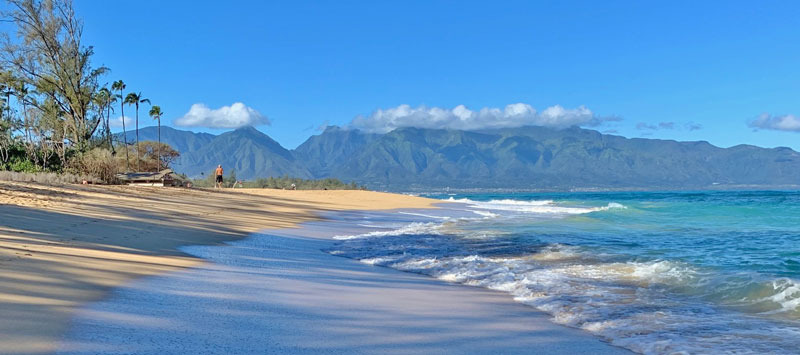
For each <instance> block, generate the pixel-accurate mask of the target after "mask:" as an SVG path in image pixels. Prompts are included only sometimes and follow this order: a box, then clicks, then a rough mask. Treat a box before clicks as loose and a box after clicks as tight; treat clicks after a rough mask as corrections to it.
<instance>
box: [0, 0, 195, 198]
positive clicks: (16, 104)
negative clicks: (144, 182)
mask: <svg viewBox="0 0 800 355" xmlns="http://www.w3.org/2000/svg"><path fill="white" fill-rule="evenodd" d="M0 17H2V19H3V20H4V21H5V22H6V23H8V24H10V25H11V26H10V28H11V30H8V31H6V32H3V33H0V171H11V172H16V173H26V174H48V173H56V174H72V175H74V176H83V175H86V174H89V175H93V176H95V177H96V179H95V180H98V181H103V182H106V183H112V182H114V175H115V174H116V173H120V172H130V171H131V166H135V167H136V169H137V170H139V171H157V170H160V169H163V168H165V167H168V166H169V165H170V164H172V163H173V162H174V161H175V159H176V158H177V157H178V156H179V155H180V154H179V153H178V152H177V151H176V150H175V149H173V148H172V147H170V146H168V145H165V144H162V143H161V142H160V139H159V142H150V141H147V142H143V141H140V140H139V132H138V128H139V106H140V104H143V103H150V100H148V99H146V98H144V97H142V94H141V93H140V92H137V93H133V92H129V93H127V95H126V92H125V90H126V85H125V83H124V82H123V81H122V80H116V81H114V82H113V83H112V84H111V86H110V87H109V86H108V85H107V84H103V83H102V82H103V78H104V77H105V76H106V75H108V74H109V72H110V69H109V68H108V67H106V66H102V65H95V64H93V62H92V58H93V56H94V48H93V47H92V46H91V45H88V44H86V43H84V42H83V38H82V36H83V22H82V21H81V19H80V18H79V17H78V16H77V15H76V13H75V11H74V8H73V3H72V1H71V0H9V1H7V6H6V7H4V10H3V11H2V12H0ZM117 101H119V103H120V113H121V115H122V118H121V121H122V122H121V123H122V129H123V134H122V135H114V134H112V133H111V126H112V124H113V122H112V119H111V115H112V113H114V105H115V103H116V102H117ZM125 105H131V106H134V109H135V111H136V116H135V117H136V142H135V143H134V144H129V143H128V139H127V132H126V131H127V128H126V120H125V113H124V106H125ZM162 115H163V112H162V111H161V108H160V107H158V106H155V107H153V108H152V109H151V110H150V116H152V117H153V119H155V120H157V121H158V123H159V131H160V126H161V125H160V121H161V117H162ZM118 138H122V142H119V141H117V140H118ZM120 150H124V151H125V154H124V156H120V155H121V154H117V152H118V151H120ZM131 150H133V152H130V151H131ZM131 153H135V156H133V157H132V156H131V155H132V154H131ZM143 169H145V170H143ZM13 176H17V175H13ZM45 180H52V179H49V178H48V179H45ZM66 180H72V179H66Z"/></svg>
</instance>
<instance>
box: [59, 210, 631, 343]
mask: <svg viewBox="0 0 800 355" xmlns="http://www.w3.org/2000/svg"><path fill="white" fill-rule="evenodd" d="M395 212H397V213H391V214H390V213H378V212H374V211H373V212H358V211H346V212H338V213H337V212H329V213H327V215H328V216H330V217H332V218H325V217H328V216H323V218H322V219H320V220H315V221H309V222H304V223H303V224H301V225H300V226H299V228H289V229H272V230H264V231H261V232H259V233H255V234H253V235H251V236H250V237H248V238H246V239H242V240H237V241H233V242H230V243H226V245H222V246H193V247H184V248H183V249H184V250H186V251H187V252H188V253H189V254H192V255H195V256H198V257H202V258H204V259H207V260H208V261H209V262H208V263H205V264H203V265H200V266H199V267H196V268H191V269H185V270H181V271H176V272H172V273H168V274H163V275H160V276H153V277H149V278H144V279H141V280H138V281H135V282H133V283H132V284H130V285H128V286H125V287H121V288H119V289H117V291H116V292H114V294H113V295H112V297H111V298H109V299H107V300H105V301H102V302H98V303H95V304H92V305H90V306H89V307H87V308H85V309H83V310H82V311H81V312H80V313H79V314H78V315H77V316H76V319H75V322H74V326H73V329H72V330H71V331H70V333H69V334H68V338H67V339H66V340H65V341H64V342H63V343H62V344H61V347H60V352H59V353H62V354H87V353H92V352H97V351H103V350H108V349H118V350H119V349H122V350H119V351H120V352H127V353H131V352H133V353H140V354H157V353H159V352H160V351H163V350H167V351H169V350H173V351H178V350H180V351H184V352H186V351H188V352H212V353H261V352H263V351H267V352H269V351H275V352H279V353H284V352H285V353H301V354H302V353H403V354H408V353H419V354H427V353H436V352H442V351H445V350H446V351H447V352H450V353H530V352H531V351H532V350H533V351H535V352H543V353H575V352H578V351H582V352H589V353H615V354H616V353H619V354H623V353H629V352H628V351H627V350H625V349H622V348H617V347H614V346H612V345H609V344H607V343H604V342H602V341H601V340H600V339H599V338H597V337H595V336H593V335H591V334H589V333H587V332H585V331H582V330H579V329H575V328H569V327H565V326H562V325H557V324H555V323H552V322H551V321H550V319H549V316H548V315H547V314H545V313H543V312H540V311H538V310H535V309H534V308H532V307H529V306H525V305H523V304H520V303H518V302H515V301H513V300H512V299H511V298H510V297H509V296H508V295H507V294H505V293H502V292H499V291H492V290H487V289H484V288H479V287H471V286H464V285H458V284H453V283H448V282H444V281H440V280H437V279H434V278H431V277H428V276H424V275H419V274H414V273H408V272H402V271H398V270H394V269H390V268H385V267H379V266H372V265H367V264H364V263H361V262H358V261H357V260H353V259H349V258H343V257H339V256H336V255H332V254H330V253H327V252H324V251H323V250H325V249H328V248H330V246H332V245H333V244H334V243H336V241H335V240H333V239H332V237H333V236H334V235H341V234H353V233H356V234H358V233H362V232H369V231H375V228H377V226H376V225H380V224H381V223H394V222H393V221H399V220H401V218H403V217H399V216H401V213H404V214H402V215H404V216H405V218H406V219H408V220H413V219H414V218H418V215H416V214H415V213H416V212H420V211H419V210H418V209H413V210H408V209H404V210H397V211H395ZM403 222H407V221H403ZM187 325H190V326H189V327H186V326H187ZM186 328H188V329H186ZM153 344H158V345H155V346H154V345H153ZM164 344H167V345H166V347H165V345H164Z"/></svg>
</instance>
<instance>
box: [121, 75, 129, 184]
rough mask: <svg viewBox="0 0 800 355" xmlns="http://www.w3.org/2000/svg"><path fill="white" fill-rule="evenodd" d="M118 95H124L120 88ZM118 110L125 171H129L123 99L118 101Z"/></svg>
mask: <svg viewBox="0 0 800 355" xmlns="http://www.w3.org/2000/svg"><path fill="white" fill-rule="evenodd" d="M119 96H120V97H125V96H123V94H122V90H120V91H119ZM119 111H120V112H121V113H122V142H123V143H124V144H125V172H126V173H127V172H130V171H131V167H130V165H129V164H128V162H129V161H130V160H131V159H130V157H129V156H128V131H126V130H125V103H124V102H123V100H120V101H119Z"/></svg>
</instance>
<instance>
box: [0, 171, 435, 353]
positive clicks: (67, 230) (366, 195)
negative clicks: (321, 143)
mask: <svg viewBox="0 0 800 355" xmlns="http://www.w3.org/2000/svg"><path fill="white" fill-rule="evenodd" d="M431 202H433V201H432V200H427V199H422V198H416V197H410V196H403V195H394V194H384V193H377V192H366V191H282V190H247V191H243V190H230V189H226V190H224V191H206V190H199V189H193V190H187V189H165V188H146V187H138V188H130V187H115V186H85V185H65V186H61V187H49V186H43V185H37V184H26V183H10V182H2V183H0V270H2V272H1V273H0V314H2V315H3V320H2V321H0V352H3V353H47V352H50V351H52V350H54V349H55V346H56V342H57V341H58V340H59V339H60V337H61V335H62V334H63V333H64V332H65V331H66V329H67V327H68V324H69V320H70V317H71V316H72V314H73V313H74V311H75V310H76V309H77V308H78V307H80V306H82V305H84V304H86V303H88V302H92V301H97V300H100V299H103V297H105V296H106V295H107V294H108V292H109V291H110V290H111V289H112V288H114V287H115V286H118V285H121V284H124V283H126V282H128V281H130V280H132V279H136V278H140V277H143V276H148V275H154V274H160V273H165V272H169V271H174V270H177V269H181V268H187V267H192V266H197V265H199V264H200V263H202V262H203V261H202V260H200V259H198V258H196V257H192V256H190V255H187V254H186V253H183V252H181V251H179V250H178V248H179V247H181V246H187V245H215V244H220V243H222V242H224V241H230V240H236V239H241V238H244V237H246V236H248V235H249V234H250V233H252V232H255V231H258V230H261V229H264V228H287V227H293V226H295V225H297V224H298V223H301V222H304V221H309V220H313V219H316V218H318V215H317V213H319V212H325V211H336V210H342V209H376V210H377V209H390V208H426V207H430V206H431Z"/></svg>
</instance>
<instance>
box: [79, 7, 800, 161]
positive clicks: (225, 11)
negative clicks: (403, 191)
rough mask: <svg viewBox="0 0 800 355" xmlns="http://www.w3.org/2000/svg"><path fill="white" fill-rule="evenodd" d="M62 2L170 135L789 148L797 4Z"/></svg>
mask: <svg viewBox="0 0 800 355" xmlns="http://www.w3.org/2000/svg"><path fill="white" fill-rule="evenodd" d="M75 7H76V10H77V12H78V14H79V16H81V17H82V18H83V20H84V26H85V28H84V41H85V43H86V44H91V45H93V46H94V50H95V56H94V60H93V62H94V63H95V64H97V65H105V66H108V67H109V68H111V70H112V73H111V74H110V75H109V76H108V77H107V79H108V82H112V81H114V80H117V79H123V80H124V81H125V82H126V84H127V87H128V90H129V91H137V92H138V91H141V92H142V94H143V96H144V97H146V98H149V99H150V100H151V101H152V103H153V104H156V105H159V106H161V108H162V110H163V111H164V112H165V116H164V120H163V123H164V124H167V125H170V126H174V127H176V128H181V129H189V130H193V131H204V132H211V133H220V132H224V131H227V130H230V129H232V128H234V127H236V126H239V125H243V124H254V125H256V126H257V128H258V129H259V130H261V131H263V132H265V133H267V134H268V135H270V136H271V137H272V138H274V139H275V140H277V141H278V142H280V143H281V144H282V145H283V146H285V147H287V148H294V147H296V146H297V145H299V144H300V143H302V142H303V141H305V140H306V139H307V138H308V137H309V136H311V135H313V134H319V132H320V129H321V128H323V127H325V126H326V125H339V126H349V127H354V128H361V129H366V130H371V131H377V132H384V131H388V130H391V129H393V128H396V127H403V126H420V127H435V128H455V129H475V128H490V127H513V126H515V125H524V124H539V125H546V126H552V127H555V128H560V127H564V126H569V125H580V126H582V127H586V128H591V129H596V130H598V131H601V132H606V133H611V134H618V135H622V136H626V137H645V138H660V139H675V140H681V141H696V140H706V141H709V142H711V143H712V144H715V145H718V146H722V147H730V146H733V145H737V144H753V145H758V146H764V147H776V146H789V147H792V148H794V149H795V150H800V139H798V138H800V26H797V23H798V22H797V14H798V13H800V2H797V1H719V2H715V1H705V2H697V1H669V2H650V1H627V2H625V1H585V2H582V1H520V2H515V1H502V2H489V1H480V2H470V1H395V2H389V1H364V2H356V1H317V2H308V1H281V2H267V1H252V2H244V1H234V2H221V1H146V0H143V1H138V2H137V3H136V4H135V5H131V4H129V3H126V2H118V1H102V2H101V1H99V0H86V1H76V4H75ZM147 109H148V108H144V109H142V112H140V116H144V118H142V117H140V120H142V122H147V125H150V124H151V120H150V118H149V117H146V115H145V112H146V110H147ZM126 116H133V115H132V114H130V111H128V108H127V107H126ZM143 125H145V124H143Z"/></svg>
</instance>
